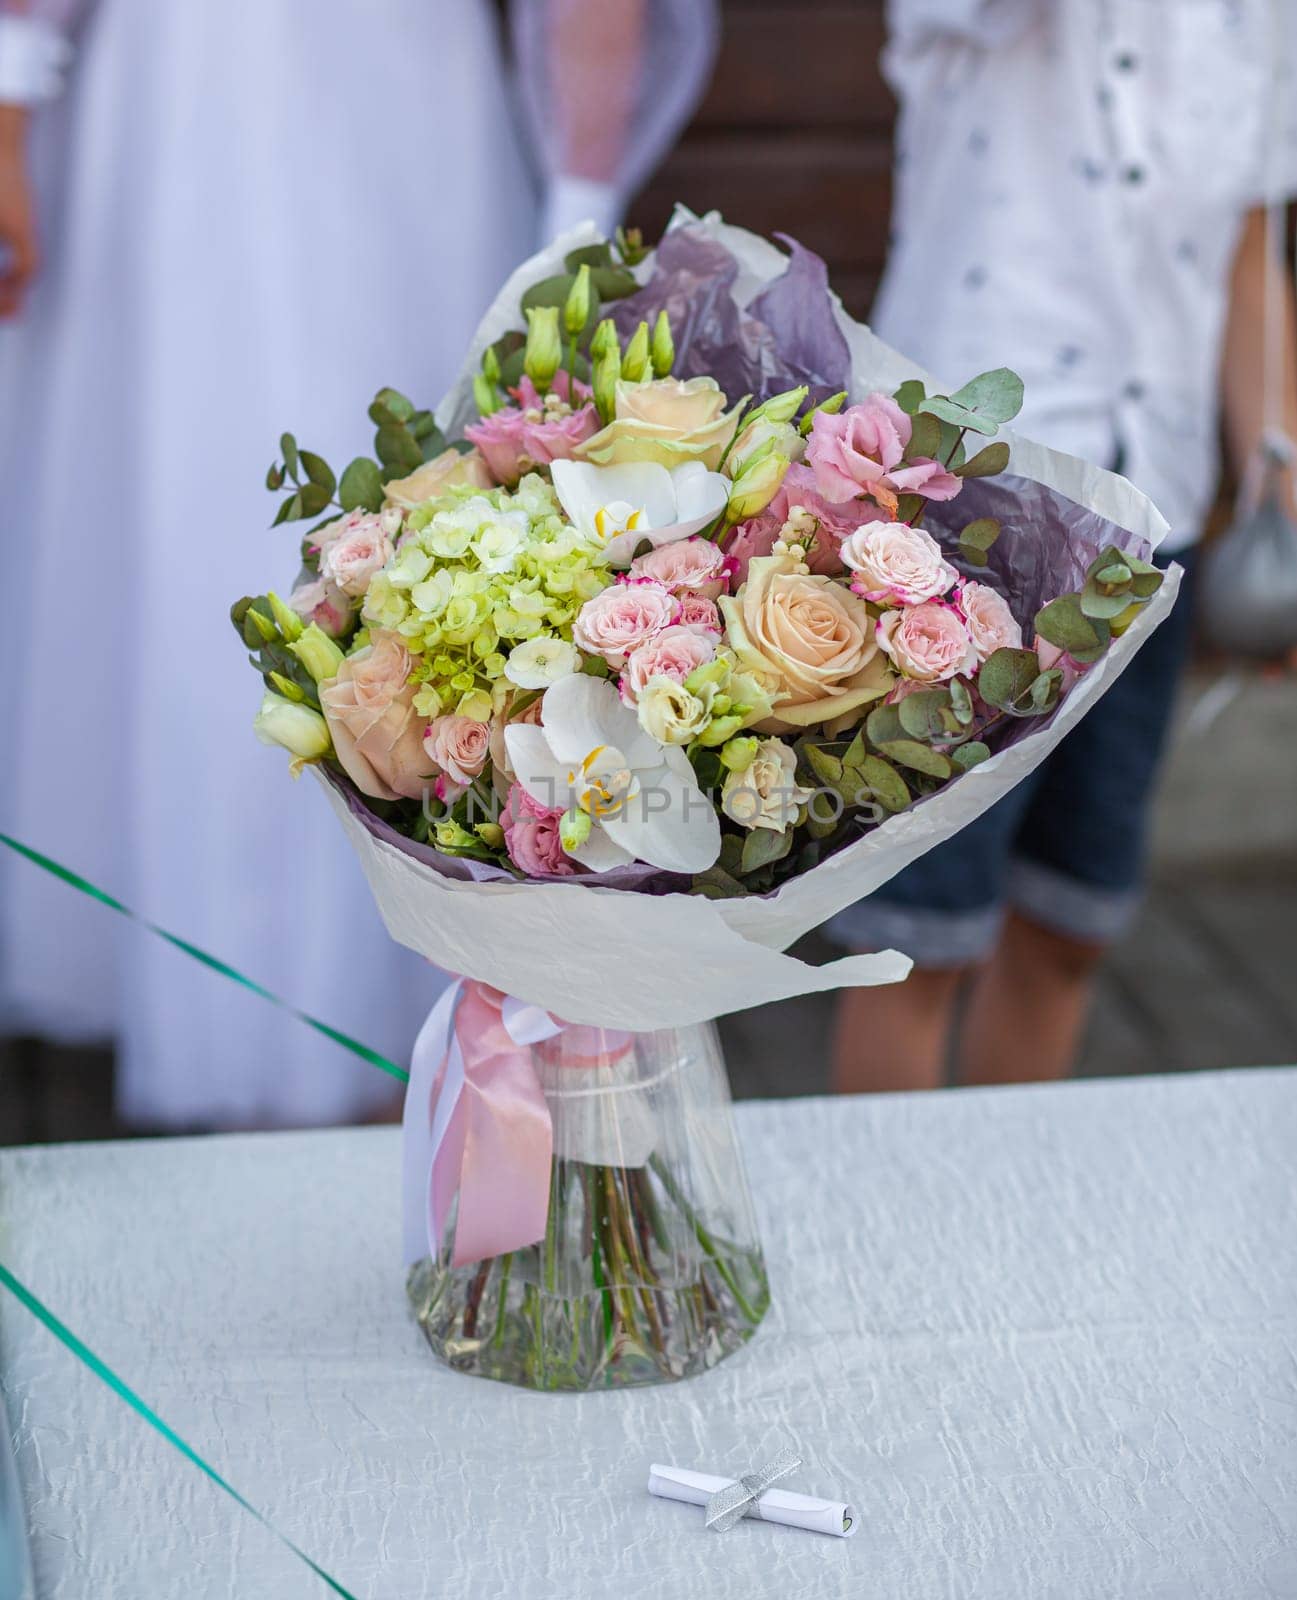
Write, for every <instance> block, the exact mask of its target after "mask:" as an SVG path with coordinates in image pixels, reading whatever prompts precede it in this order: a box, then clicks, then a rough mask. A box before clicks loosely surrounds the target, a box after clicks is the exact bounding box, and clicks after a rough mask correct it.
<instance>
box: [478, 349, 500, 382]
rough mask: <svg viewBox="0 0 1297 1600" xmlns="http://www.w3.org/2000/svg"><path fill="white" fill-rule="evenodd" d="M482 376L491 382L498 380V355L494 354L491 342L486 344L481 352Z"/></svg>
mask: <svg viewBox="0 0 1297 1600" xmlns="http://www.w3.org/2000/svg"><path fill="white" fill-rule="evenodd" d="M482 376H483V377H484V378H485V379H486V381H487V382H488V383H491V384H496V383H499V381H500V357H499V356H498V355H497V354H496V352H495V346H494V345H493V344H489V345H487V347H486V349H485V350H483V352H482Z"/></svg>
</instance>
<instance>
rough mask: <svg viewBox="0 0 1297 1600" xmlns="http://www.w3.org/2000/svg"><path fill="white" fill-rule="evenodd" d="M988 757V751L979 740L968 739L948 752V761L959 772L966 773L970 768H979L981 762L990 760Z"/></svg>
mask: <svg viewBox="0 0 1297 1600" xmlns="http://www.w3.org/2000/svg"><path fill="white" fill-rule="evenodd" d="M990 755H991V752H990V750H989V749H988V748H987V747H986V745H984V744H983V743H982V741H981V740H980V739H969V740H967V741H966V742H965V743H964V744H959V745H956V746H955V748H954V749H953V750H952V751H951V752H950V759H951V761H952V762H953V763H954V764H955V767H956V768H957V769H958V770H959V771H960V772H967V771H968V770H969V769H970V768H971V767H980V766H981V764H982V762H983V761H987V760H989V759H990Z"/></svg>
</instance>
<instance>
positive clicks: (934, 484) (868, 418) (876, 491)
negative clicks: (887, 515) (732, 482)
mask: <svg viewBox="0 0 1297 1600" xmlns="http://www.w3.org/2000/svg"><path fill="white" fill-rule="evenodd" d="M912 426H913V425H912V424H911V422H910V419H909V417H907V416H906V414H905V413H904V411H902V410H901V408H900V406H898V405H897V403H896V402H895V400H892V399H890V398H889V397H888V396H887V395H885V394H871V395H869V396H868V398H867V399H865V400H863V401H862V402H861V403H860V404H859V405H856V406H848V407H847V409H846V410H845V411H840V412H838V413H837V414H836V415H835V416H826V415H825V413H824V412H823V411H818V412H816V414H815V421H814V422H813V423H812V424H811V439H810V443H809V444H808V445H807V447H806V459H807V461H809V462H810V464H811V467H812V469H813V471H814V473H815V481H816V483H817V484H818V485H819V489H820V493H821V494H822V495H823V496H824V498H825V499H826V500H831V501H835V502H837V503H839V504H840V503H841V502H843V501H845V500H854V499H856V498H857V497H858V496H859V495H862V494H867V495H870V496H872V497H873V498H874V499H875V500H876V501H877V502H878V504H879V505H881V506H884V507H885V508H886V509H887V510H889V511H890V510H895V508H896V496H897V495H901V494H921V495H923V496H925V497H926V498H927V499H929V500H953V499H954V497H955V496H956V495H957V494H958V493H959V491H960V489H962V488H963V481H962V479H960V478H957V477H956V476H955V475H954V473H953V472H947V471H946V469H945V468H944V467H943V466H942V465H941V463H940V462H939V461H932V460H930V459H928V458H924V459H923V460H920V461H912V462H911V463H910V464H909V466H907V467H902V466H901V458H902V457H903V456H904V455H905V450H906V446H907V445H908V444H909V442H910V434H911V432H912Z"/></svg>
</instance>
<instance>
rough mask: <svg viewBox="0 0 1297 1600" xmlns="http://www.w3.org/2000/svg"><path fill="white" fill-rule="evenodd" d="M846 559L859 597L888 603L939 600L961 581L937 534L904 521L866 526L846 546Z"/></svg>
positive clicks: (873, 523)
mask: <svg viewBox="0 0 1297 1600" xmlns="http://www.w3.org/2000/svg"><path fill="white" fill-rule="evenodd" d="M841 555H842V562H843V565H844V566H848V567H850V568H851V570H852V572H853V573H854V574H855V576H854V577H853V578H852V580H851V587H852V588H853V589H854V590H855V591H856V593H857V594H859V595H863V596H864V597H865V599H866V600H875V601H881V602H883V603H885V604H890V605H905V606H914V605H918V604H919V602H920V601H922V600H935V599H936V598H937V597H938V595H943V594H945V593H946V592H947V591H948V590H949V589H950V588H951V586H952V585H953V584H955V583H956V582H958V579H959V574H958V573H957V572H956V571H955V569H954V567H952V566H951V565H950V563H949V562H948V561H947V560H946V558H945V557H944V556H943V555H942V553H941V546H940V545H939V544H938V543H937V541H936V540H935V539H934V538H933V537H932V535H931V534H930V533H924V531H923V529H922V528H911V527H910V526H909V525H908V523H904V522H866V523H864V524H862V525H861V526H860V527H859V528H857V529H856V531H855V532H854V533H853V534H851V535H850V536H849V537H848V538H846V539H844V540H843V541H842V551H841Z"/></svg>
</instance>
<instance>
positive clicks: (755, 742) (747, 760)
mask: <svg viewBox="0 0 1297 1600" xmlns="http://www.w3.org/2000/svg"><path fill="white" fill-rule="evenodd" d="M760 747H761V741H760V739H754V738H752V736H751V735H750V734H749V735H747V736H746V737H745V738H742V739H731V740H730V741H729V743H728V744H727V745H726V746H725V748H724V749H723V750H722V751H721V766H723V767H724V768H725V770H726V771H727V772H746V771H747V769H748V768H749V767H750V766H751V765H752V763H753V762H754V761H755V760H756V759H757V751H758V750H759V749H760Z"/></svg>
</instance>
